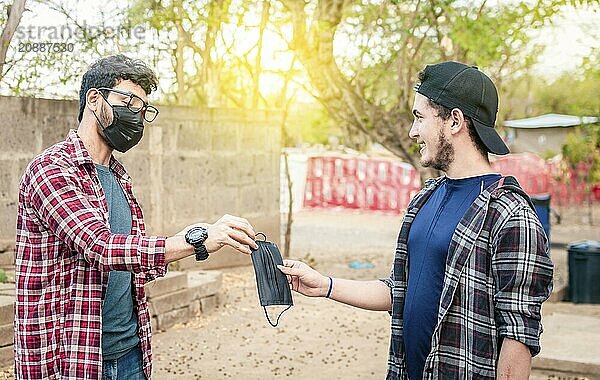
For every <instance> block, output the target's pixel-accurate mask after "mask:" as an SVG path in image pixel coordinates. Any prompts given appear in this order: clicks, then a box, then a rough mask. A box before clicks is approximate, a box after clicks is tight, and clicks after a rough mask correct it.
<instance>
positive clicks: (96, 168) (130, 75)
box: [15, 55, 256, 379]
mask: <svg viewBox="0 0 600 380" xmlns="http://www.w3.org/2000/svg"><path fill="white" fill-rule="evenodd" d="M156 87H157V79H156V76H155V74H154V72H153V71H152V70H151V69H150V68H148V67H147V66H146V65H145V64H144V63H143V62H141V61H139V60H132V59H130V58H128V57H126V56H124V55H115V56H110V57H106V58H103V59H100V60H99V61H97V62H96V63H94V64H93V65H92V66H91V67H90V68H89V70H88V71H87V72H86V73H85V74H84V76H83V80H82V84H81V90H80V103H79V126H78V128H77V130H76V131H75V130H72V131H70V132H69V134H68V136H67V139H66V140H65V141H63V142H60V143H58V144H56V145H54V146H52V147H50V148H48V149H46V150H45V151H44V152H42V153H41V154H40V155H38V156H37V157H35V158H34V159H33V160H32V162H31V163H30V164H29V165H28V167H27V169H26V170H25V173H24V175H23V177H22V179H21V183H20V189H19V209H18V218H17V240H16V281H15V282H16V305H15V374H16V377H17V378H19V379H42V378H44V379H59V378H69V379H90V378H100V377H102V378H103V379H147V378H150V376H151V372H152V354H151V350H150V337H151V332H150V315H149V313H148V305H147V303H146V297H145V293H144V284H145V283H147V282H148V281H151V280H153V279H155V278H156V277H158V276H163V275H164V274H165V272H166V265H167V264H168V263H170V262H172V261H175V260H179V259H181V258H184V257H187V256H190V255H192V254H195V256H196V259H197V260H204V259H206V258H208V255H209V253H212V252H215V251H217V250H219V249H220V248H221V247H223V246H224V245H229V246H231V247H233V248H234V249H236V250H238V251H240V252H242V253H246V254H249V253H250V247H252V248H256V243H255V242H254V240H253V237H254V235H255V233H254V230H253V228H252V226H251V225H250V223H248V221H247V220H245V219H242V218H237V217H234V216H230V215H225V216H223V217H222V218H221V219H219V220H218V221H217V222H216V223H214V224H206V223H198V224H194V225H192V226H188V227H186V228H185V229H183V230H182V231H181V232H180V233H178V234H177V235H175V236H172V237H163V236H147V235H146V234H145V228H144V220H143V217H142V211H141V209H140V206H139V204H138V203H137V201H136V199H135V197H134V195H133V192H132V187H131V179H130V177H129V176H128V175H127V172H126V171H125V169H124V167H123V166H122V165H121V164H120V163H119V162H118V161H117V160H116V159H115V158H114V157H113V155H112V152H113V150H118V151H120V152H126V151H128V150H129V149H131V148H132V147H133V146H135V145H136V144H137V143H138V142H139V141H140V139H141V138H142V134H143V131H144V123H150V122H152V121H154V120H155V119H156V117H157V115H158V110H157V109H156V108H155V107H154V106H151V105H149V104H148V101H147V96H148V94H150V93H151V92H152V91H153V90H156Z"/></svg>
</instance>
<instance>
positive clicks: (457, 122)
mask: <svg viewBox="0 0 600 380" xmlns="http://www.w3.org/2000/svg"><path fill="white" fill-rule="evenodd" d="M450 121H451V122H452V125H451V126H450V133H451V134H453V135H456V134H458V133H460V132H461V131H462V130H466V128H467V123H466V121H465V115H464V114H463V113H462V111H461V110H460V109H458V108H453V109H452V111H451V112H450Z"/></svg>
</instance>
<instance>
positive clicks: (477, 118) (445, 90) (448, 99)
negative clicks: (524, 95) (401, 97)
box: [415, 61, 509, 154]
mask: <svg viewBox="0 0 600 380" xmlns="http://www.w3.org/2000/svg"><path fill="white" fill-rule="evenodd" d="M415 90H416V91H417V92H418V93H419V94H421V95H424V96H426V97H427V98H429V99H431V100H432V101H433V102H434V103H437V104H440V105H442V106H444V107H447V108H450V109H452V108H458V109H460V110H461V111H462V112H463V114H464V115H466V116H469V117H470V118H471V120H473V125H474V126H475V131H476V132H477V134H478V135H479V137H480V138H481V140H482V141H483V143H484V145H485V146H486V148H487V149H488V151H490V152H491V153H495V154H507V153H508V152H509V150H508V147H507V146H506V144H505V143H504V141H502V138H501V137H500V135H498V132H496V129H494V127H495V124H496V114H497V113H498V91H497V90H496V86H495V85H494V83H493V82H492V80H491V79H490V78H489V77H488V76H487V75H485V74H484V73H482V72H481V71H479V69H478V68H477V67H476V66H468V65H465V64H463V63H459V62H453V61H448V62H442V63H438V64H435V65H427V66H426V67H425V70H424V71H423V78H422V82H421V83H419V84H417V85H416V86H415Z"/></svg>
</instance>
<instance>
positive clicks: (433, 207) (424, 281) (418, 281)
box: [403, 174, 500, 380]
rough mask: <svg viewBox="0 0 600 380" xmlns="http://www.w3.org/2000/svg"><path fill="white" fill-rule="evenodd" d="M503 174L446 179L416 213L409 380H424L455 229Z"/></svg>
mask: <svg viewBox="0 0 600 380" xmlns="http://www.w3.org/2000/svg"><path fill="white" fill-rule="evenodd" d="M499 179H500V175H499V174H487V175H483V176H477V177H469V178H461V179H452V178H445V179H444V180H443V181H442V183H441V184H440V185H439V186H438V187H437V189H435V191H434V192H433V194H431V197H430V198H429V199H428V200H427V202H426V203H425V204H424V205H423V207H422V208H421V209H420V210H419V212H418V213H417V216H416V217H415V220H414V221H413V223H412V226H411V228H410V232H409V235H408V287H407V289H406V299H405V303H404V326H403V336H404V349H405V352H406V364H407V369H408V378H409V379H411V380H413V379H422V378H423V368H424V366H425V360H426V358H427V355H429V352H430V351H431V337H432V335H433V330H434V329H435V326H436V325H437V317H438V308H439V304H440V297H441V294H442V288H443V284H444V275H445V273H446V258H447V256H448V248H449V247H450V241H451V240H452V235H453V234H454V230H455V229H456V226H457V225H458V223H459V222H460V220H461V219H462V217H463V216H464V214H465V212H466V211H467V210H468V209H469V207H470V206H471V204H472V203H473V201H474V200H475V199H476V198H477V197H478V196H479V194H480V193H481V192H482V190H483V189H485V188H486V187H488V186H489V185H491V184H492V183H494V182H496V181H497V180H499Z"/></svg>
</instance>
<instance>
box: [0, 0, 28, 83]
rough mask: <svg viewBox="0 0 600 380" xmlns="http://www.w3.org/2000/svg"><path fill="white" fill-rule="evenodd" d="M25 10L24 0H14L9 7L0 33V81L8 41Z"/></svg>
mask: <svg viewBox="0 0 600 380" xmlns="http://www.w3.org/2000/svg"><path fill="white" fill-rule="evenodd" d="M24 11H25V0H15V1H14V2H13V4H12V5H11V6H10V8H9V13H8V20H6V25H5V26H4V29H3V30H2V35H0V81H1V80H2V78H3V76H4V64H5V63H6V53H7V51H8V47H9V46H10V41H12V38H13V36H14V34H15V32H16V31H17V27H18V26H19V23H20V22H21V17H22V16H23V12H24Z"/></svg>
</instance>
